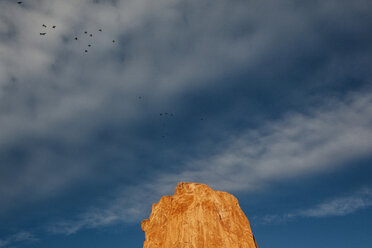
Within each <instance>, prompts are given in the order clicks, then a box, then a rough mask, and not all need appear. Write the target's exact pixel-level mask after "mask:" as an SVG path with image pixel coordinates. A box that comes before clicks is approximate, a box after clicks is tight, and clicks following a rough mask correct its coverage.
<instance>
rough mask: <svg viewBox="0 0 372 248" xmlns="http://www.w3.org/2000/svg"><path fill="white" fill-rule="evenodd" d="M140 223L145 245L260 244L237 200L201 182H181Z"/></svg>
mask: <svg viewBox="0 0 372 248" xmlns="http://www.w3.org/2000/svg"><path fill="white" fill-rule="evenodd" d="M141 227H142V230H143V231H144V232H145V242H144V245H143V248H257V244H256V241H255V239H254V236H253V234H252V230H251V227H250V224H249V221H248V219H247V217H246V216H245V215H244V213H243V211H242V210H241V208H240V206H239V203H238V200H237V199H236V198H235V197H234V196H233V195H231V194H229V193H226V192H221V191H214V190H213V189H211V188H210V187H208V186H207V185H205V184H200V183H178V185H177V187H176V190H175V193H174V195H173V196H163V197H162V198H161V199H160V201H159V202H158V203H155V204H153V206H152V212H151V215H150V217H149V219H147V220H144V221H142V223H141Z"/></svg>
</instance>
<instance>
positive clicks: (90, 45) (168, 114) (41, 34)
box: [17, 1, 204, 138]
mask: <svg viewBox="0 0 372 248" xmlns="http://www.w3.org/2000/svg"><path fill="white" fill-rule="evenodd" d="M17 3H18V4H19V5H22V4H23V2H21V1H19V2H17ZM42 27H43V28H48V26H47V25H46V24H42ZM51 28H52V29H56V28H57V26H56V25H52V26H51ZM102 31H103V30H102V28H99V29H98V32H102ZM46 34H47V32H45V31H43V32H40V36H45V35H46ZM84 34H85V35H86V36H88V37H90V38H92V37H93V34H92V33H89V35H88V31H84ZM74 40H76V41H77V40H79V37H78V36H75V38H74ZM115 42H116V41H115V40H112V43H115ZM90 47H92V44H90V43H89V44H88V48H90ZM88 48H86V49H85V50H84V52H85V53H87V52H88ZM138 99H139V100H142V96H139V97H138ZM159 116H160V117H161V118H162V119H163V126H165V123H164V120H165V118H173V117H174V114H173V113H168V112H164V113H160V114H159ZM200 120H201V121H203V120H204V118H200ZM166 134H167V133H166ZM162 138H166V135H162Z"/></svg>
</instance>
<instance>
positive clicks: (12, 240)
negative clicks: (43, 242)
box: [0, 232, 38, 248]
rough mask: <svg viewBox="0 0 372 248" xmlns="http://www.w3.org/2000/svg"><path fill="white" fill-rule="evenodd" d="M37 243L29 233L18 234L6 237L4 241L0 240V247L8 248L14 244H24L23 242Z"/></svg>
mask: <svg viewBox="0 0 372 248" xmlns="http://www.w3.org/2000/svg"><path fill="white" fill-rule="evenodd" d="M35 241H38V239H37V238H35V236H34V235H32V234H31V233H29V232H19V233H16V234H13V235H11V236H8V237H7V238H5V239H0V247H1V248H2V247H10V246H13V245H14V244H19V243H24V242H35Z"/></svg>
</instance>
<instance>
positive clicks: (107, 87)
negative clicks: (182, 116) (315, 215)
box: [0, 0, 371, 233]
mask: <svg viewBox="0 0 372 248" xmlns="http://www.w3.org/2000/svg"><path fill="white" fill-rule="evenodd" d="M295 2H296V1H286V3H285V4H283V3H281V2H280V3H279V2H278V1H274V0H268V1H227V0H218V1H216V0H214V1H212V0H189V1H177V2H175V1H172V0H160V1H153V0H127V1H88V0H85V1H84V0H81V1H73V0H67V1H66V0H48V1H47V0H38V1H29V2H25V3H24V6H23V7H20V6H18V5H16V4H14V2H11V1H1V2H0V9H2V10H3V11H1V14H0V53H1V60H0V129H1V132H0V214H4V215H6V213H7V211H10V210H11V209H14V208H16V207H23V206H24V205H25V204H21V203H24V202H26V203H29V202H43V200H45V199H51V198H53V197H58V196H60V195H63V194H64V193H66V192H68V191H69V190H71V189H77V188H80V187H79V186H81V185H85V186H86V185H89V183H91V184H95V183H96V184H100V183H102V182H111V183H113V184H115V183H116V181H115V177H116V176H117V175H118V174H122V175H126V174H128V175H129V176H127V178H129V179H130V177H132V174H130V173H131V172H132V171H135V170H138V171H143V172H146V173H143V174H145V175H144V176H143V177H148V175H151V178H150V180H148V181H146V179H144V178H142V177H141V178H138V180H137V181H138V182H137V184H136V185H137V186H135V187H134V188H130V191H129V188H128V187H129V186H128V183H127V182H124V183H122V185H121V186H120V188H122V190H119V191H120V192H123V193H117V196H115V197H111V198H112V199H111V198H110V196H108V198H110V200H111V202H110V203H109V204H108V206H106V207H102V206H98V207H97V209H93V210H89V211H88V212H87V213H86V214H82V215H81V216H78V217H77V218H76V220H74V221H72V222H70V221H67V222H66V223H65V224H62V225H61V226H62V227H63V228H65V229H66V232H67V233H73V232H75V231H77V230H78V229H80V228H89V227H98V226H101V225H108V224H112V223H117V222H118V221H132V220H133V219H138V218H139V216H141V215H143V214H142V213H143V212H144V211H145V210H144V208H146V207H145V206H148V205H149V204H150V199H151V201H152V200H154V199H157V198H158V197H160V195H161V194H164V192H170V191H171V190H172V189H173V188H174V186H175V184H176V182H177V181H180V180H183V181H200V182H205V183H208V184H211V185H212V186H214V187H215V188H219V189H224V190H241V191H250V190H254V189H256V188H262V187H264V186H265V185H271V184H272V183H273V181H276V180H283V179H286V178H293V177H296V176H301V175H302V176H304V175H307V174H309V173H317V172H322V171H324V170H329V169H332V168H338V166H340V165H341V164H343V163H346V161H348V160H352V159H354V158H356V157H358V156H364V155H365V154H368V152H369V151H370V150H371V149H370V148H371V144H370V140H371V137H370V136H371V134H370V133H371V132H370V131H371V130H370V126H371V125H370V124H371V123H370V121H371V119H370V118H369V116H371V113H370V111H369V110H368V109H371V108H370V107H371V106H370V105H371V94H370V91H369V90H368V91H367V92H366V93H356V94H354V95H349V96H348V97H346V98H345V99H338V100H337V99H336V100H334V101H332V100H330V101H329V103H327V102H325V103H324V102H323V104H322V105H321V106H318V107H314V108H306V109H307V111H308V113H305V114H304V113H302V112H294V113H287V115H286V116H282V118H281V120H279V121H275V120H268V121H267V122H266V124H263V125H262V126H261V127H258V128H256V129H253V130H252V129H251V128H246V127H242V129H241V130H239V132H240V133H239V135H235V134H231V133H234V132H231V130H229V127H226V128H225V126H224V124H223V121H221V120H217V121H216V122H219V123H221V125H222V126H223V129H224V130H217V131H216V132H217V133H219V134H221V136H222V137H221V139H222V140H224V141H222V142H219V143H217V144H214V145H213V146H206V147H203V145H200V144H199V142H200V143H202V141H200V139H199V140H198V141H193V142H192V143H188V144H187V146H188V147H194V146H195V147H199V146H200V151H198V152H196V153H191V154H187V155H184V154H182V153H183V152H184V150H183V148H182V147H181V148H180V149H179V151H177V152H175V153H177V155H176V156H179V157H177V159H175V160H176V161H179V162H178V164H176V165H172V167H173V168H174V167H176V168H177V169H176V171H177V172H176V173H172V172H168V171H166V172H164V171H163V169H164V166H154V164H152V163H151V162H153V161H154V160H155V159H149V160H151V162H148V163H146V162H143V161H141V163H139V162H138V161H136V158H138V157H143V156H142V155H143V154H142V153H141V152H142V149H144V148H143V147H144V146H145V147H150V148H151V149H150V148H149V150H153V151H154V153H156V152H157V150H156V149H157V148H158V147H159V145H158V143H156V142H152V141H151V140H150V139H149V138H147V139H143V140H141V139H140V138H139V137H138V136H135V134H138V133H141V134H142V133H145V131H148V130H143V129H140V127H141V126H143V125H144V124H143V123H144V122H147V123H151V124H152V123H154V118H151V117H149V116H153V115H154V113H155V114H156V115H157V114H158V112H159V110H161V111H163V110H164V109H167V108H170V106H171V107H172V108H175V109H181V110H183V109H182V106H185V105H189V104H190V102H192V101H193V99H191V100H190V99H188V101H185V100H184V94H187V93H192V94H194V93H195V92H196V93H199V92H200V91H202V90H204V91H208V92H213V91H214V90H216V89H217V90H223V89H224V88H225V87H228V86H230V85H233V84H234V83H235V82H232V81H231V80H226V79H225V77H228V76H230V75H235V74H236V75H240V74H250V75H251V78H253V79H254V78H259V79H261V80H256V81H255V80H245V79H244V80H242V81H244V82H243V83H242V82H240V83H241V84H244V85H249V86H251V85H252V87H254V86H257V85H260V86H259V87H262V88H265V89H268V91H270V89H271V88H273V89H272V90H271V91H270V92H271V93H270V94H272V95H275V94H276V90H277V89H278V88H281V89H284V90H283V91H284V92H285V93H287V89H288V91H289V88H291V86H293V85H296V87H299V86H297V85H301V86H300V88H304V89H305V90H308V89H309V88H310V89H311V90H314V89H319V88H321V87H325V88H327V87H328V86H335V85H338V84H342V77H343V76H345V77H346V76H347V77H348V78H350V77H351V78H356V79H360V77H362V76H363V78H361V79H360V80H362V81H363V80H365V81H367V82H368V79H371V77H370V74H368V73H370V63H369V62H368V61H370V60H369V59H368V58H369V55H370V49H369V48H368V44H370V43H368V42H366V43H368V44H364V43H363V42H356V41H352V42H350V43H352V44H353V46H354V47H358V49H360V50H358V49H349V50H348V51H349V52H348V53H346V54H345V52H344V51H345V50H347V49H344V48H345V47H342V45H343V44H344V45H348V44H349V43H347V42H345V40H344V38H345V37H359V35H360V34H362V35H365V34H364V33H363V32H365V30H370V28H369V26H368V24H369V23H371V21H370V20H371V18H370V15H369V12H368V10H369V9H371V8H369V6H371V2H370V1H367V0H358V1H353V2H350V3H343V4H342V5H340V4H338V1H334V0H328V1H319V2H317V1H316V2H314V4H313V5H311V6H306V8H302V7H300V6H298V4H296V3H295ZM356 16H357V17H358V18H355V17H356ZM341 17H342V18H341ZM359 17H363V18H359ZM339 20H342V23H340V22H339ZM43 23H45V24H47V25H48V26H50V25H56V26H57V28H56V29H55V30H51V29H47V36H45V37H40V35H39V33H40V30H43V29H42V26H41V25H42V24H43ZM341 27H342V28H341ZM98 28H102V29H103V32H102V34H100V33H98V32H97V29H98ZM84 30H88V31H89V32H90V31H91V30H93V31H92V32H94V31H95V33H94V44H93V47H92V50H90V51H89V53H88V54H84V49H85V47H86V45H87V43H88V42H90V40H89V39H87V38H84V37H83V36H82V35H83V31H84ZM329 33H331V34H332V35H334V36H335V37H336V38H335V37H329V36H328V34H329ZM350 33H352V34H353V35H349V34H350ZM75 36H79V38H80V37H81V38H80V39H79V41H78V42H75V40H74V39H73V38H74V37H75ZM113 39H115V40H117V43H116V45H113V44H112V42H111V41H112V40H113ZM334 40H337V42H334ZM360 40H365V39H360ZM335 44H337V46H336V45H335ZM339 46H340V47H339ZM366 47H367V48H368V49H369V50H368V49H365V48H366ZM363 48H364V50H363ZM314 54H315V55H318V56H319V57H321V58H322V59H321V61H322V63H319V64H317V63H315V65H314V64H313V63H309V64H306V65H307V66H308V67H310V68H311V70H310V69H308V71H306V70H304V69H303V68H300V69H297V64H298V62H299V61H302V60H301V58H302V57H301V56H303V57H305V60H306V61H308V60H311V61H312V60H313V57H312V56H313V55H314ZM323 61H325V62H323ZM366 61H367V62H366ZM365 68H367V69H366V70H365V71H364V69H365ZM309 71H310V73H309ZM286 74H290V77H288V78H286V77H285V78H284V79H283V75H286ZM309 74H311V75H309ZM298 75H300V76H298ZM303 75H304V76H303ZM314 75H315V76H314ZM324 75H326V76H324ZM360 75H362V76H360ZM293 78H295V80H293ZM287 79H288V80H287ZM283 81H288V83H287V84H286V83H283ZM266 82H269V83H266ZM340 82H341V83H340ZM323 84H324V85H325V86H324V85H323ZM278 85H280V86H278ZM320 85H321V86H320ZM257 87H258V86H257ZM252 91H253V92H255V91H254V88H253V90H252ZM291 94H293V92H292V91H291V92H288V96H289V95H291ZM138 95H144V99H146V101H147V103H146V104H140V103H139V102H138V100H137V96H138ZM254 95H256V94H254ZM257 95H259V94H257ZM286 95H287V94H286ZM303 95H307V92H305V93H304V94H303ZM283 98H286V97H283ZM289 98H290V97H288V99H287V100H288V101H291V99H289ZM270 102H271V101H270ZM235 104H239V103H235ZM273 104H274V103H273ZM198 108H199V106H198ZM242 108H244V107H242ZM299 108H301V107H299ZM161 111H160V112H161ZM260 111H261V110H260V109H259V110H257V112H260ZM239 115H241V116H245V115H247V113H246V112H243V113H239ZM214 125H215V123H213V126H214ZM185 126H188V124H187V123H186V124H185ZM119 127H120V131H117V132H116V133H115V132H114V133H110V132H105V131H106V130H107V129H109V130H113V129H115V128H117V129H119ZM187 128H189V129H196V130H198V129H197V128H195V127H185V128H184V130H182V132H185V133H186V134H187V130H186V129H187ZM107 133H108V134H107ZM110 135H111V136H110ZM106 136H109V137H111V138H112V139H114V140H115V139H118V140H120V141H117V140H115V141H114V142H112V143H110V142H105V137H106ZM198 137H204V136H203V134H198ZM149 140H150V141H149ZM170 146H171V145H170ZM175 147H176V146H175ZM180 154H181V155H180ZM147 156H149V157H150V156H152V157H155V156H156V154H155V155H154V154H147ZM185 157H186V159H185ZM190 157H191V158H192V159H190ZM112 164H114V165H112ZM138 174H140V173H138ZM136 176H137V175H136ZM114 181H115V182H114ZM117 181H118V180H117ZM141 182H144V183H143V184H141ZM115 186H116V185H115ZM132 187H133V186H132ZM130 192H134V193H133V194H131V193H130ZM133 195H139V196H144V199H142V198H138V199H137V198H136V197H133ZM147 196H151V198H149V197H147ZM54 199H55V198H54ZM139 205H141V206H144V207H143V208H142V207H140V208H138V206H139ZM134 210H136V211H134ZM137 210H138V211H137ZM133 211H134V212H135V213H133ZM132 213H133V214H132ZM140 213H141V214H140ZM131 216H132V217H131ZM70 226H72V227H71V228H70ZM74 226H76V227H74Z"/></svg>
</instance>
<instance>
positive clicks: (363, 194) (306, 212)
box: [258, 189, 372, 224]
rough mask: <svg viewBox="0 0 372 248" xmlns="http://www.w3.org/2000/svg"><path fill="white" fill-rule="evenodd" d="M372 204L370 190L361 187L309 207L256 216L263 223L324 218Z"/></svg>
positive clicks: (342, 214) (351, 211) (343, 214)
mask: <svg viewBox="0 0 372 248" xmlns="http://www.w3.org/2000/svg"><path fill="white" fill-rule="evenodd" d="M371 206H372V191H371V190H370V189H363V190H360V191H358V192H355V193H354V194H352V195H348V196H343V197H338V198H332V199H328V200H326V201H324V202H322V203H320V204H317V205H315V206H313V207H310V208H305V209H299V210H296V211H293V212H290V213H286V214H282V215H279V214H269V215H265V216H264V217H262V218H258V219H259V220H260V222H261V223H263V224H273V223H282V222H286V221H290V220H294V219H296V218H300V217H302V218H326V217H333V216H345V215H348V214H352V213H354V212H357V211H358V210H362V209H365V208H368V207H371Z"/></svg>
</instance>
